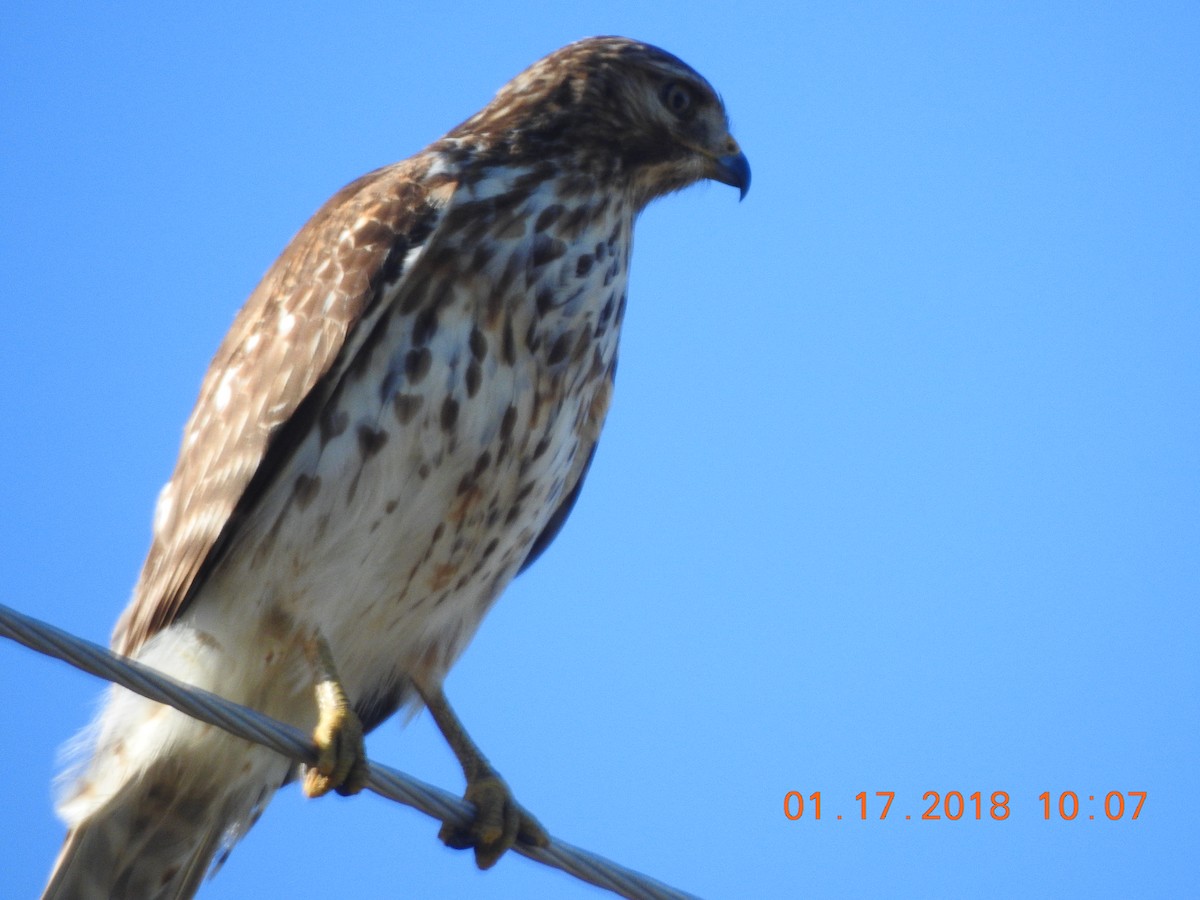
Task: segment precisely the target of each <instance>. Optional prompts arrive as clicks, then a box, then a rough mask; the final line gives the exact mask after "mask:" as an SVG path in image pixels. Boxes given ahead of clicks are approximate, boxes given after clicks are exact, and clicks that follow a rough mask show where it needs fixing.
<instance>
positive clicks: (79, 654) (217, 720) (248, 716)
mask: <svg viewBox="0 0 1200 900" xmlns="http://www.w3.org/2000/svg"><path fill="white" fill-rule="evenodd" d="M0 636H3V637H7V638H10V639H12V640H14V641H16V642H17V643H19V644H23V645H25V646H26V647H28V648H30V649H31V650H36V651H37V652H39V653H44V654H45V655H47V656H52V657H54V658H56V659H61V660H62V661H63V662H66V663H69V664H70V665H72V666H74V667H75V668H77V669H81V670H83V671H85V672H90V673H91V674H92V675H96V676H97V677H99V678H104V679H106V680H108V681H112V682H115V683H117V684H119V685H121V686H122V687H125V688H128V689H129V690H131V691H134V692H136V693H138V694H141V695H142V696H143V697H149V698H150V699H151V700H156V701H158V702H159V703H165V704H167V705H168V706H172V707H174V708H175V709H177V710H179V711H180V712H184V713H187V714H188V715H189V716H192V717H194V718H196V719H199V720H201V721H202V722H207V723H209V724H210V725H215V726H217V727H218V728H223V729H224V730H225V731H228V732H229V733H230V734H233V735H236V736H237V737H240V738H243V739H245V740H248V741H253V742H255V743H257V744H262V745H263V746H264V747H268V748H270V749H271V750H274V751H275V752H277V753H280V754H282V755H284V756H286V757H288V758H290V759H294V760H296V761H298V762H302V763H307V764H312V763H315V762H316V760H317V748H316V746H315V745H314V744H313V742H312V740H311V739H310V737H309V736H308V735H307V734H305V733H304V732H302V731H300V729H298V728H294V727H292V726H291V725H287V724H284V723H283V722H279V721H276V720H275V719H272V718H271V717H269V716H265V715H263V714H262V713H260V712H256V711H255V710H253V709H249V708H248V707H245V706H241V705H239V704H237V703H233V702H231V701H229V700H226V699H225V698H223V697H218V696H217V695H216V694H213V693H210V692H208V691H204V690H201V689H199V688H195V687H192V686H190V685H187V684H184V683H183V682H181V681H177V680H175V679H174V678H171V677H170V676H167V675H164V674H162V673H161V672H158V671H156V670H155V669H152V668H150V667H149V666H146V665H143V664H142V663H139V662H137V661H136V660H132V659H129V658H128V657H125V656H121V655H119V654H117V653H113V652H112V651H111V650H109V649H108V648H106V647H101V646H100V645H99V644H94V643H92V642H91V641H86V640H84V639H82V638H78V637H75V636H74V635H72V634H68V633H67V632H65V631H63V630H61V629H59V628H55V627H54V626H53V625H50V624H48V623H46V622H43V621H41V620H39V619H35V618H32V617H30V616H26V615H24V614H23V613H19V612H17V611H16V610H14V609H11V608H10V607H7V606H4V605H3V604H0ZM369 769H370V774H369V776H368V778H367V784H366V788H367V790H370V791H374V792H375V793H376V794H378V795H379V796H381V797H386V798H387V799H389V800H394V801H396V802H397V803H403V804H404V805H406V806H411V807H413V808H414V809H418V810H420V811H421V812H423V813H425V814H426V815H428V816H432V817H433V818H435V819H438V820H439V821H448V822H452V823H453V824H456V825H459V826H465V825H467V824H469V823H470V821H471V818H472V814H473V813H474V807H473V806H471V804H469V803H467V802H466V801H465V800H462V799H460V798H458V797H456V796H454V795H453V794H451V793H449V792H447V791H443V790H442V789H441V788H438V787H435V786H433V785H431V784H428V783H426V782H424V781H421V780H420V779H418V778H413V777H412V776H411V775H407V774H405V773H404V772H400V771H397V770H396V769H391V768H388V767H387V766H384V765H380V764H379V763H375V762H372V763H371V764H370V766H369ZM512 849H513V852H515V853H519V854H521V855H522V856H525V857H528V858H529V859H532V860H534V861H536V862H540V863H542V864H543V865H547V866H551V867H553V868H555V869H560V870H562V871H563V872H566V873H568V874H570V875H574V876H575V877H576V878H578V879H580V880H581V881H586V882H587V883H589V884H594V885H596V886H597V887H601V888H605V889H606V890H609V891H612V892H613V893H614V894H618V895H620V896H622V897H627V898H629V900H698V898H697V897H695V896H694V895H692V894H687V893H684V892H683V891H679V890H676V889H675V888H673V887H670V886H668V885H665V884H663V883H662V882H660V881H657V880H655V879H653V878H651V877H649V876H648V875H643V874H641V873H640V872H635V871H633V870H632V869H627V868H625V867H624V866H622V865H619V864H618V863H615V862H613V861H611V860H608V859H605V858H604V857H602V856H597V855H596V854H594V853H591V852H589V851H587V850H584V849H582V848H581V847H575V846H573V845H571V844H568V843H566V842H565V841H560V840H558V839H557V838H553V837H552V838H551V839H550V843H549V844H548V845H547V846H546V847H531V846H527V845H525V844H521V843H518V844H516V845H515V846H514V847H513V848H512Z"/></svg>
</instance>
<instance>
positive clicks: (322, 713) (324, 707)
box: [304, 633, 367, 797]
mask: <svg viewBox="0 0 1200 900" xmlns="http://www.w3.org/2000/svg"><path fill="white" fill-rule="evenodd" d="M304 652H305V655H306V656H307V657H308V660H309V662H310V663H311V664H312V667H313V671H314V673H315V676H316V677H315V680H314V687H315V690H316V695H317V716H318V718H317V727H316V728H314V729H313V741H315V742H316V745H317V753H318V756H317V764H316V765H314V766H309V767H308V768H307V770H306V771H305V773H304V793H305V795H306V796H308V797H321V796H324V795H325V794H328V793H329V792H330V791H331V790H332V791H337V792H338V793H339V794H341V795H342V796H343V797H347V796H349V795H350V794H357V793H358V792H359V791H361V790H362V789H363V786H364V785H365V784H366V783H367V753H366V750H365V749H364V747H363V727H362V722H360V721H359V719H358V714H357V713H355V712H354V708H353V707H352V706H351V705H350V699H349V698H348V697H347V696H346V691H345V690H344V689H343V688H342V682H341V680H340V679H339V678H338V674H337V667H336V666H335V665H334V663H333V653H332V652H331V651H330V649H329V642H328V641H326V640H325V638H324V637H323V636H322V635H321V634H319V633H314V635H313V636H312V637H311V638H309V639H308V640H307V641H306V642H305V644H304Z"/></svg>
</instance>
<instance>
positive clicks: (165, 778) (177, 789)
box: [42, 704, 292, 900]
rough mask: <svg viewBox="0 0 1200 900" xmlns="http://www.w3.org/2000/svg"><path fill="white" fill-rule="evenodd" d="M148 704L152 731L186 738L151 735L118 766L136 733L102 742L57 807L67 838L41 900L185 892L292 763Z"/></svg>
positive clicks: (243, 828) (153, 899) (111, 899)
mask: <svg viewBox="0 0 1200 900" xmlns="http://www.w3.org/2000/svg"><path fill="white" fill-rule="evenodd" d="M155 706H156V704H155ZM146 709H148V710H150V715H151V716H152V719H154V721H155V722H156V724H158V725H160V726H161V728H162V732H160V733H158V736H157V737H158V738H161V737H162V733H169V734H173V736H175V737H176V738H180V737H184V738H186V739H181V740H179V743H176V744H175V745H174V749H173V752H170V754H167V752H163V744H160V743H158V742H157V740H155V742H154V743H155V745H156V751H155V752H152V754H148V756H149V762H148V763H145V764H144V766H137V767H132V766H124V764H121V763H122V761H126V760H127V758H128V756H130V755H131V754H130V752H128V751H127V745H128V743H130V742H134V743H136V738H137V734H138V731H137V730H134V731H133V732H131V733H130V734H128V736H126V743H125V744H122V743H121V740H108V742H106V740H103V739H102V742H101V744H102V751H101V752H97V755H96V756H94V757H92V760H91V762H90V764H89V766H88V767H86V768H85V769H84V772H83V773H82V774H79V775H78V776H77V778H76V779H74V780H73V782H72V784H71V786H70V788H68V791H67V793H66V796H65V797H64V798H62V800H61V803H60V805H59V811H60V814H61V815H62V816H64V818H66V820H67V823H68V830H67V836H66V840H65V841H64V842H62V850H61V851H60V852H59V857H58V860H56V862H55V864H54V870H53V871H52V872H50V880H49V883H48V884H47V886H46V890H44V892H43V894H42V896H43V900H134V899H136V900H180V899H182V898H190V896H192V895H194V894H196V892H197V889H198V888H199V884H200V882H202V881H203V880H204V877H205V875H208V874H210V872H215V871H216V870H217V869H218V868H220V866H221V864H222V863H223V862H224V859H226V857H227V856H228V853H229V851H230V850H232V848H233V845H234V844H235V842H236V841H238V840H239V839H240V838H241V835H244V834H245V833H246V832H247V830H248V829H250V828H251V827H252V826H253V824H254V822H256V821H258V817H259V815H262V811H263V809H264V808H265V806H266V803H268V802H269V800H270V798H271V796H272V794H274V793H275V791H276V790H277V788H278V787H280V786H282V784H283V782H284V780H286V779H287V778H288V773H289V772H290V769H292V763H289V762H288V761H287V760H286V758H283V757H282V756H278V755H276V754H274V752H271V751H270V750H266V749H265V748H260V746H256V745H253V744H248V743H246V742H244V740H239V739H238V738H234V737H232V736H229V734H226V733H224V732H221V731H218V730H216V728H212V727H211V726H206V725H202V724H200V722H197V721H194V720H192V719H188V718H187V716H184V715H182V714H180V713H176V712H175V710H172V709H166V708H162V707H157V710H158V712H157V713H155V712H154V708H152V707H151V706H148V707H146ZM122 746H125V749H126V751H125V752H121V748H122ZM214 860H216V862H215V863H214Z"/></svg>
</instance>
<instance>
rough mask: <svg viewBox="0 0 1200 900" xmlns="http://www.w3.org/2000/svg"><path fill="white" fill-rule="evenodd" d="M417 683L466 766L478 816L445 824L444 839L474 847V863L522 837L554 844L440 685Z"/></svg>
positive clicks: (487, 864) (485, 862)
mask: <svg viewBox="0 0 1200 900" xmlns="http://www.w3.org/2000/svg"><path fill="white" fill-rule="evenodd" d="M416 687H417V692H418V693H419V694H420V695H421V699H422V700H424V701H425V707H426V708H427V709H428V710H429V712H430V714H431V715H432V716H433V721H434V722H435V723H437V727H438V730H439V731H440V732H441V733H442V737H444V738H445V739H446V743H448V744H449V745H450V749H451V750H453V751H454V755H455V756H456V757H458V761H459V764H460V765H461V766H462V770H463V775H464V776H466V779H467V789H466V792H465V793H464V794H463V799H464V800H466V801H467V802H468V803H472V804H474V806H475V819H474V820H473V821H472V822H471V824H470V825H469V826H468V827H466V828H459V827H458V826H456V825H451V824H450V823H449V822H446V823H444V824H443V825H442V828H441V831H439V832H438V837H439V838H441V839H442V842H443V843H444V844H445V845H446V846H447V847H453V848H454V849H455V850H465V849H466V848H467V847H473V848H475V864H476V865H477V866H479V868H481V869H490V868H491V867H492V866H494V865H495V864H496V861H497V860H498V859H500V857H501V856H503V855H504V853H505V852H506V851H507V850H508V849H509V848H511V847H512V846H513V844H515V843H516V842H517V841H521V843H524V844H532V845H533V846H535V847H545V846H546V845H547V844H549V843H550V836H549V835H548V834H547V833H546V829H545V828H543V827H542V826H541V823H539V822H538V820H537V819H535V818H534V817H533V816H532V815H531V814H530V813H529V811H528V810H526V809H525V808H524V807H522V806H521V805H520V804H519V803H517V801H516V800H514V799H513V795H512V791H511V790H510V789H509V787H508V785H507V784H505V782H504V779H503V778H501V777H500V776H499V775H498V774H497V773H496V770H495V769H493V768H492V765H491V763H489V762H488V761H487V757H485V756H484V755H483V753H482V752H481V751H480V749H479V748H478V747H477V746H476V745H475V742H474V741H473V740H471V736H470V735H469V734H467V730H466V729H465V728H464V727H463V724H462V722H460V721H459V719H458V716H457V715H455V714H454V710H453V709H451V708H450V702H449V701H448V700H447V699H446V695H445V693H443V691H442V689H441V687H437V688H425V687H422V686H421V685H419V684H418V685H417V686H416Z"/></svg>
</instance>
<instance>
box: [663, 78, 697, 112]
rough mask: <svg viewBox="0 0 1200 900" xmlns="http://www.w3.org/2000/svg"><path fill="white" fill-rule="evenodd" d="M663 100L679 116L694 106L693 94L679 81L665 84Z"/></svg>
mask: <svg viewBox="0 0 1200 900" xmlns="http://www.w3.org/2000/svg"><path fill="white" fill-rule="evenodd" d="M662 102H663V105H664V106H666V107H667V109H669V110H670V111H671V112H673V113H674V114H675V115H677V116H682V115H685V114H686V113H687V111H688V110H689V109H691V106H692V94H691V92H690V91H689V90H688V89H687V88H685V87H684V86H683V85H682V84H680V83H679V82H678V81H669V82H667V84H666V85H664V86H663V90H662Z"/></svg>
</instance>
